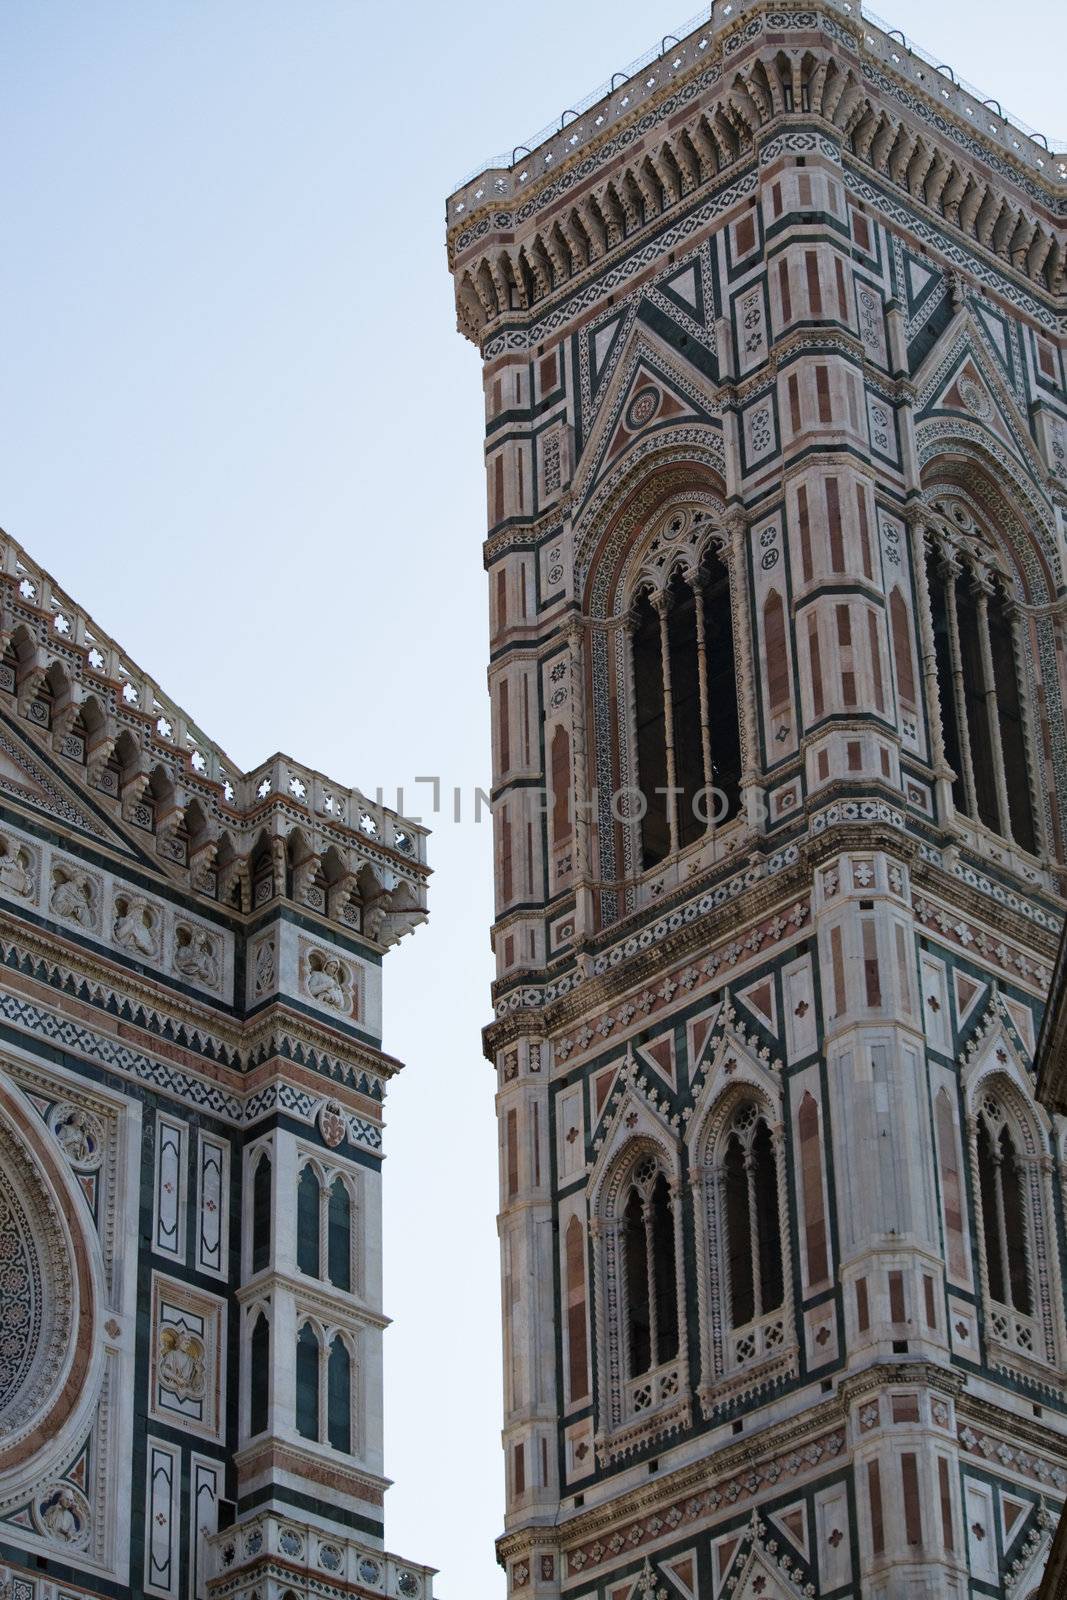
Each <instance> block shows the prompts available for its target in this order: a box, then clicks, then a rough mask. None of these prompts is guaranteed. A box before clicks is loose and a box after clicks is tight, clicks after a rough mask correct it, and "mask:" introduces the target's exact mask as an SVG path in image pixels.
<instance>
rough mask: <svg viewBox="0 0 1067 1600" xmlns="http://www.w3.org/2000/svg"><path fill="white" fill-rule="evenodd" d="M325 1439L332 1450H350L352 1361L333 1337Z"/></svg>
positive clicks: (338, 1339)
mask: <svg viewBox="0 0 1067 1600" xmlns="http://www.w3.org/2000/svg"><path fill="white" fill-rule="evenodd" d="M326 1437H327V1438H328V1440H329V1442H330V1444H331V1445H332V1446H333V1448H334V1449H335V1450H343V1451H344V1452H345V1454H346V1455H348V1454H350V1453H351V1450H352V1358H351V1356H350V1355H349V1352H348V1346H347V1345H346V1344H345V1342H344V1340H343V1339H342V1338H341V1335H340V1334H339V1333H337V1334H334V1337H333V1343H332V1344H331V1345H330V1355H329V1360H328V1361H327V1364H326Z"/></svg>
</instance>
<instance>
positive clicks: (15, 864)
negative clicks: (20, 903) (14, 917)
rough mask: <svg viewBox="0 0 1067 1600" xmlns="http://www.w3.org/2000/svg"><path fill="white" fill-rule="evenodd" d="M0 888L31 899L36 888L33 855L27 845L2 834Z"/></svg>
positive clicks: (24, 898)
mask: <svg viewBox="0 0 1067 1600" xmlns="http://www.w3.org/2000/svg"><path fill="white" fill-rule="evenodd" d="M0 849H2V850H3V854H2V855H0V889H3V890H4V892H5V893H7V894H13V895H17V896H18V898H19V899H20V900H30V899H32V898H33V895H34V892H35V890H36V887H37V885H36V881H35V879H34V874H33V857H32V855H31V854H30V852H29V850H27V848H26V847H25V845H21V844H18V843H16V842H15V841H14V840H13V839H8V838H7V837H6V836H5V835H4V834H0Z"/></svg>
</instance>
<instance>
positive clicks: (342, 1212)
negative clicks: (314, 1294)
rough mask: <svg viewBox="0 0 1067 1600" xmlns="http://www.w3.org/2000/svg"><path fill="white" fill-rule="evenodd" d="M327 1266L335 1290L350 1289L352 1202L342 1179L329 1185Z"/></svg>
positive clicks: (335, 1180) (337, 1179) (336, 1179)
mask: <svg viewBox="0 0 1067 1600" xmlns="http://www.w3.org/2000/svg"><path fill="white" fill-rule="evenodd" d="M327 1266H328V1271H329V1278H330V1282H331V1283H332V1284H333V1286H334V1288H335V1289H351V1287H352V1202H351V1199H350V1197H349V1193H348V1190H347V1188H346V1187H345V1183H344V1180H343V1179H342V1178H335V1179H334V1180H333V1183H332V1184H331V1185H330V1199H329V1206H328V1214H327Z"/></svg>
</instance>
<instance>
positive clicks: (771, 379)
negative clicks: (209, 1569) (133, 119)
mask: <svg viewBox="0 0 1067 1600" xmlns="http://www.w3.org/2000/svg"><path fill="white" fill-rule="evenodd" d="M1065 184H1067V164H1065V163H1064V161H1063V160H1061V159H1058V158H1056V157H1055V156H1053V155H1051V154H1050V153H1049V151H1048V150H1047V148H1045V147H1044V145H1043V144H1042V143H1041V142H1039V141H1037V140H1035V139H1033V138H1031V137H1029V136H1028V135H1027V134H1026V133H1025V132H1023V131H1022V130H1021V129H1019V128H1018V127H1017V126H1016V125H1015V124H1013V123H1012V122H1010V121H1009V120H1007V119H1006V118H1005V117H1004V116H1003V115H1002V114H1001V112H1000V109H999V107H997V106H996V105H995V103H994V102H982V101H980V100H979V99H977V98H975V97H973V96H972V95H971V94H969V93H968V92H967V91H966V90H965V89H964V88H962V87H960V86H959V85H958V84H957V83H956V81H955V79H954V77H953V76H952V74H951V71H950V70H949V69H948V68H945V67H939V66H938V65H936V64H934V63H931V62H929V61H927V60H926V59H924V58H923V57H922V56H921V54H919V53H918V52H916V51H913V50H912V49H910V48H909V47H907V46H906V45H905V44H904V43H903V41H902V38H901V36H899V35H896V34H887V33H885V32H883V31H882V30H881V29H879V28H878V27H876V26H875V25H874V24H872V23H871V22H870V21H868V20H867V19H865V18H861V16H860V13H859V10H858V8H857V7H855V6H854V5H851V4H848V3H845V0H820V4H819V5H818V6H816V7H815V8H809V9H808V10H806V11H803V12H788V11H782V10H776V9H775V8H774V7H773V6H771V5H768V4H767V3H766V0H734V3H733V4H730V5H727V6H719V7H716V8H714V9H713V12H712V17H711V20H710V21H709V22H708V24H707V25H706V26H703V27H699V28H697V30H696V31H694V32H692V33H689V34H687V35H686V36H685V37H684V38H681V39H675V38H670V37H669V38H667V39H665V40H663V42H662V46H661V48H660V49H659V50H658V51H657V52H656V54H655V55H654V56H653V57H650V58H649V59H648V61H647V62H646V63H645V64H644V65H643V66H642V67H641V68H640V69H639V70H637V71H635V72H633V73H632V74H631V75H630V76H625V75H623V74H616V76H615V78H613V79H612V83H611V86H610V88H609V89H607V90H606V91H604V92H603V93H602V95H601V96H600V97H599V98H597V99H594V100H593V101H591V102H590V103H589V104H588V105H583V106H582V107H580V108H579V109H578V110H576V111H567V112H564V114H563V116H562V118H561V119H560V123H559V124H558V125H557V127H556V128H555V129H554V130H551V131H550V132H549V133H547V134H546V135H544V136H543V137H542V138H541V139H540V140H539V141H538V140H535V141H531V146H530V147H529V148H526V147H522V148H520V149H519V150H517V151H515V152H513V153H512V156H511V158H510V159H508V160H507V161H504V162H502V163H501V164H500V165H498V166H496V167H492V168H489V169H487V170H486V171H485V172H483V173H482V174H481V175H480V176H479V177H477V178H475V179H474V180H472V181H471V182H469V183H468V184H466V185H464V186H463V187H462V188H461V189H460V190H458V191H457V192H456V193H455V194H454V195H453V196H452V197H451V199H450V200H449V202H448V207H447V222H448V251H449V263H450V267H451V270H452V273H453V276H454V281H455V289H456V304H457V310H458V320H459V327H460V330H461V332H462V333H464V334H465V335H466V336H467V337H468V338H470V339H471V340H472V341H473V342H475V343H476V344H477V345H478V347H479V350H480V353H481V357H482V362H483V375H484V390H485V418H486V439H485V455H486V466H487V488H488V539H487V542H486V545H485V550H484V557H485V566H486V570H487V573H488V578H489V604H490V628H491V653H490V677H489V681H490V692H491V696H492V708H493V772H494V788H493V808H494V823H495V861H496V921H495V926H494V947H495V953H496V981H495V986H494V996H493V999H494V1020H493V1021H492V1023H491V1025H490V1026H489V1028H488V1029H487V1032H486V1049H487V1054H488V1055H489V1057H490V1059H491V1061H492V1063H493V1065H494V1067H495V1070H496V1075H497V1094H498V1100H497V1104H498V1115H499V1152H500V1185H501V1189H500V1192H501V1202H500V1238H501V1253H502V1304H503V1328H504V1361H505V1393H504V1431H503V1441H504V1472H505V1484H506V1522H505V1530H504V1532H503V1534H502V1536H501V1539H500V1541H499V1545H498V1554H499V1558H500V1561H501V1564H502V1565H503V1566H504V1568H505V1569H506V1574H507V1585H508V1594H509V1596H511V1597H513V1600H561V1597H568V1600H634V1597H649V1596H652V1597H656V1600H720V1597H723V1600H726V1597H729V1600H756V1597H760V1600H770V1597H774V1600H793V1597H797V1600H799V1597H801V1596H816V1595H818V1596H827V1597H829V1596H833V1597H835V1600H846V1597H855V1600H858V1597H860V1596H863V1597H865V1600H866V1597H871V1600H902V1597H904V1596H907V1597H909V1600H919V1597H923V1600H935V1597H953V1600H963V1597H964V1596H977V1595H986V1596H997V1597H1002V1600H1007V1597H1016V1596H1018V1597H1019V1600H1029V1597H1031V1596H1033V1595H1036V1594H1037V1592H1038V1589H1039V1585H1040V1582H1041V1573H1042V1568H1043V1566H1044V1563H1045V1560H1046V1557H1047V1552H1048V1548H1049V1543H1050V1539H1051V1535H1052V1531H1053V1529H1054V1526H1055V1523H1056V1520H1057V1518H1058V1516H1059V1512H1060V1508H1061V1505H1062V1502H1063V1500H1064V1496H1065V1494H1067V1404H1065V1396H1064V1378H1065V1375H1067V1323H1065V1298H1064V1296H1065V1248H1064V1247H1065V1214H1064V1189H1063V1171H1064V1160H1065V1134H1067V1123H1065V1121H1064V1119H1063V1117H1062V1116H1060V1115H1058V1114H1054V1113H1051V1112H1049V1111H1046V1110H1045V1109H1044V1108H1043V1107H1042V1106H1041V1105H1040V1104H1039V1103H1038V1101H1037V1098H1036V1094H1035V1081H1034V1055H1035V1047H1036V1039H1037V1035H1038V1030H1039V1028H1040V1024H1041V1016H1042V1011H1043V1007H1044V1003H1045V999H1046V995H1047V992H1048V988H1049V984H1050V980H1051V977H1052V973H1053V969H1054V965H1055V961H1056V952H1057V945H1058V942H1059V938H1060V935H1061V931H1062V926H1063V917H1064V905H1065V901H1064V893H1065V890H1067V874H1065V833H1064V829H1065V823H1067V811H1065V802H1067V740H1065V734H1064V690H1065V673H1064V659H1063V627H1064V592H1065V571H1064V560H1065V545H1064V525H1063V516H1064V507H1065V505H1067V399H1065V388H1064V340H1063V317H1064V311H1065V248H1067V245H1065V231H1064V224H1065V203H1064V193H1065Z"/></svg>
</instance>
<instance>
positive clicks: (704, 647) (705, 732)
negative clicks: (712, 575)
mask: <svg viewBox="0 0 1067 1600" xmlns="http://www.w3.org/2000/svg"><path fill="white" fill-rule="evenodd" d="M686 579H687V581H688V583H689V587H690V588H691V589H692V591H693V609H694V611H695V613H696V622H697V675H698V681H699V683H700V749H701V754H702V756H703V758H704V788H705V789H706V790H707V791H708V796H707V799H708V801H709V802H710V798H711V790H712V789H713V788H714V785H715V769H714V767H713V766H712V764H711V714H710V709H709V706H708V642H707V635H706V632H705V628H704V579H703V577H702V576H701V574H700V572H699V571H694V572H688V573H686ZM717 811H718V806H716V805H713V804H710V803H709V804H708V805H707V815H708V820H707V823H706V824H705V826H706V828H707V831H708V832H709V833H711V832H712V830H713V829H714V827H715V817H716V813H717Z"/></svg>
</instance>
